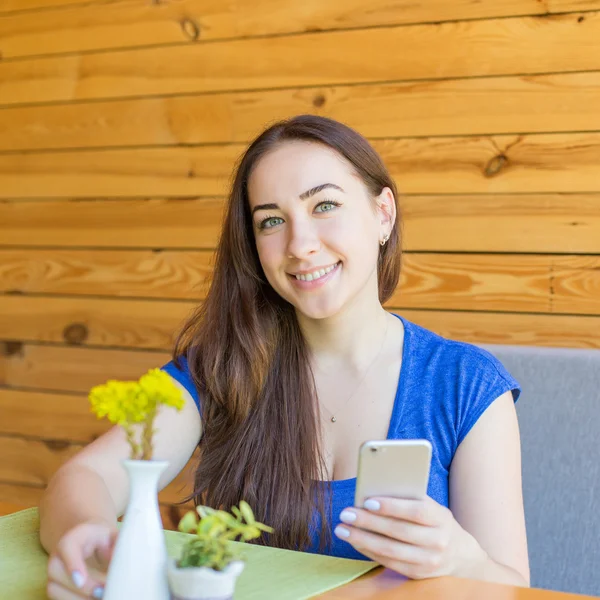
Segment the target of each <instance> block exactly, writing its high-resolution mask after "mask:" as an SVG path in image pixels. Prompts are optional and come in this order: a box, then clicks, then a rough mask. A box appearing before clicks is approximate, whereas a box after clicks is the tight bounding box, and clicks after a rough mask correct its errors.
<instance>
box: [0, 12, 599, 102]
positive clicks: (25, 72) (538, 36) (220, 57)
mask: <svg viewBox="0 0 600 600" xmlns="http://www.w3.org/2000/svg"><path fill="white" fill-rule="evenodd" d="M579 17H580V15H578V14H576V13H575V14H566V15H553V16H550V17H516V18H509V19H492V20H477V21H468V22H465V21H462V22H460V21H459V22H448V23H442V24H430V25H408V26H396V27H385V28H374V29H371V28H368V29H358V30H349V31H337V32H322V33H306V34H298V35H290V36H283V37H270V36H267V37H260V38H250V39H239V40H225V41H217V42H214V43H210V44H194V45H189V44H182V45H171V46H161V47H151V48H141V49H128V50H124V51H113V52H98V53H89V54H82V55H63V56H58V57H43V58H31V59H23V60H17V61H4V62H3V63H0V97H2V103H3V104H5V105H10V104H21V103H30V102H31V103H42V102H55V101H69V100H83V99H92V98H120V97H124V96H126V97H130V96H152V95H161V94H179V93H193V92H214V91H225V90H230V91H231V90H249V89H264V88H282V87H295V86H319V85H334V84H349V83H366V82H374V81H403V80H424V79H447V78H453V77H473V76H490V75H515V74H519V75H525V74H542V73H556V72H575V71H584V70H585V71H591V70H598V69H600V52H599V51H598V49H600V13H599V12H589V13H586V14H585V16H583V19H580V18H579ZM390 48H393V51H392V52H391V51H390ZM556 48H561V51H560V52H556ZM365 49H368V51H365ZM324 56H326V57H327V60H323V57H324ZM407 57H410V60H407Z"/></svg>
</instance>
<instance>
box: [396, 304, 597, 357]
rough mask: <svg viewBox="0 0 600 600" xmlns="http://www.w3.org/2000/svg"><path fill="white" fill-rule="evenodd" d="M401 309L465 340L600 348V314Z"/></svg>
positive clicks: (428, 326)
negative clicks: (591, 315)
mask: <svg viewBox="0 0 600 600" xmlns="http://www.w3.org/2000/svg"><path fill="white" fill-rule="evenodd" d="M399 312H400V313H401V314H402V315H404V316H405V317H406V318H407V319H409V320H410V321H412V322H414V323H417V324H418V325H421V327H425V328H426V329H430V330H431V331H435V332H436V333H438V334H439V335H442V336H444V337H448V338H450V339H454V340H459V341H463V342H469V343H474V344H514V345H518V346H552V347H568V348H595V349H600V317H583V316H580V315H577V316H568V315H521V314H511V313H477V312H458V311H456V312H453V311H434V310H408V309H403V310H401V311H399Z"/></svg>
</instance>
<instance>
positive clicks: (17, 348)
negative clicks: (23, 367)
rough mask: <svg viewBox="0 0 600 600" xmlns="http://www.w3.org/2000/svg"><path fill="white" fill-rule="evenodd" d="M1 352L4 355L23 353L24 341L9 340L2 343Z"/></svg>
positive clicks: (0, 345)
mask: <svg viewBox="0 0 600 600" xmlns="http://www.w3.org/2000/svg"><path fill="white" fill-rule="evenodd" d="M0 354H3V355H4V356H15V355H17V354H19V355H21V356H22V355H23V342H18V341H16V340H8V341H6V342H1V343H0Z"/></svg>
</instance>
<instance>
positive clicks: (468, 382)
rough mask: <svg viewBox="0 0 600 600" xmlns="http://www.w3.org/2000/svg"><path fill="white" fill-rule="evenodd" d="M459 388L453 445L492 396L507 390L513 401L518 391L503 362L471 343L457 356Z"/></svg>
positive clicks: (468, 428) (492, 398)
mask: <svg viewBox="0 0 600 600" xmlns="http://www.w3.org/2000/svg"><path fill="white" fill-rule="evenodd" d="M460 388H461V389H460V392H459V406H458V415H457V416H458V420H457V428H456V431H457V446H458V445H460V443H461V442H462V441H463V440H464V439H465V437H466V436H467V434H468V433H469V432H470V431H471V429H472V428H473V426H474V425H475V423H477V421H478V420H479V417H481V415H482V414H483V413H484V412H485V411H486V410H487V409H488V408H489V406H490V405H491V404H492V403H493V402H494V400H496V398H498V397H499V396H501V395H502V394H505V393H506V392H509V391H510V392H512V395H513V400H514V401H515V402H516V401H517V400H518V399H519V396H520V395H521V386H520V385H519V383H518V382H517V381H516V379H514V377H513V376H512V375H511V374H510V373H509V372H508V371H507V370H506V369H505V367H504V365H503V364H502V363H501V362H500V361H499V360H498V359H497V358H496V357H495V356H493V355H492V354H490V353H489V352H487V351H486V350H483V349H482V348H478V347H475V346H470V348H469V351H467V352H465V353H464V355H463V356H462V357H461V373H460Z"/></svg>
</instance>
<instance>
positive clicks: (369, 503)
mask: <svg viewBox="0 0 600 600" xmlns="http://www.w3.org/2000/svg"><path fill="white" fill-rule="evenodd" d="M363 506H364V507H365V508H366V509H367V510H374V511H375V510H379V509H380V508H381V504H379V502H377V500H365V503H364V504H363Z"/></svg>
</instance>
